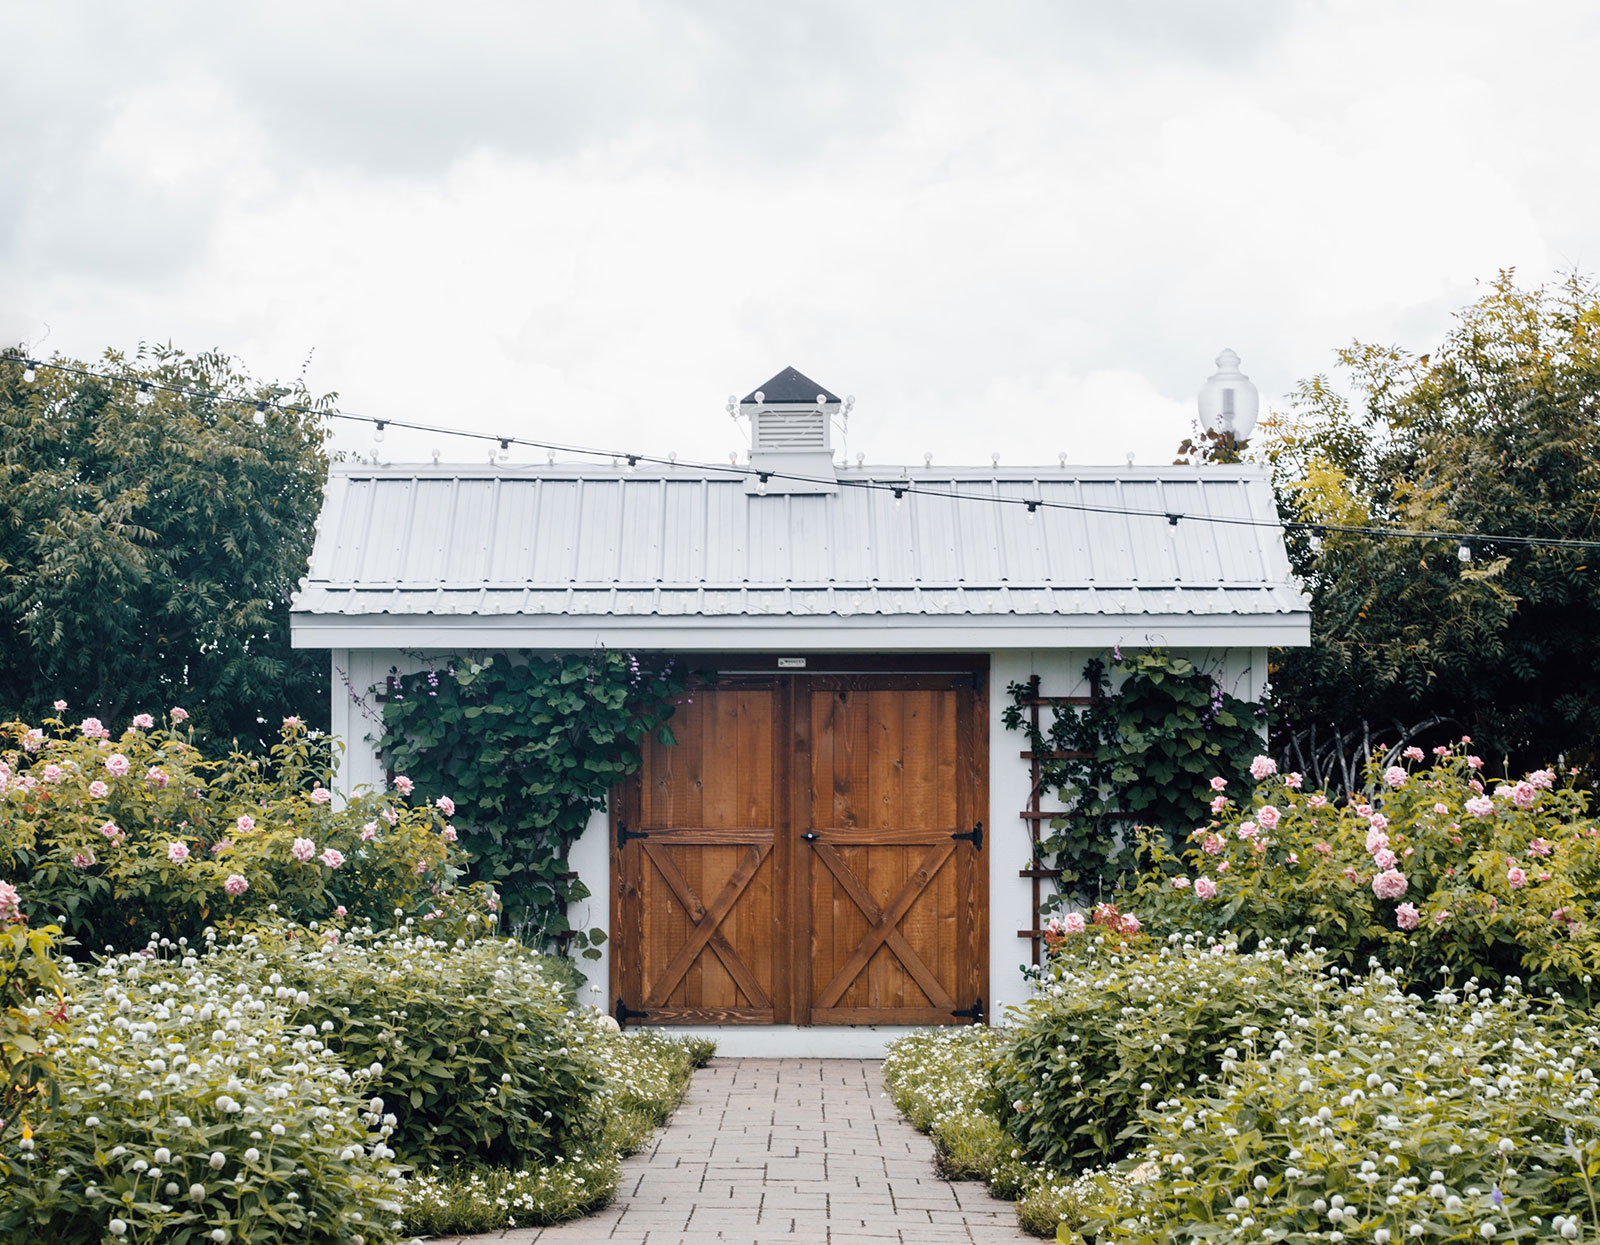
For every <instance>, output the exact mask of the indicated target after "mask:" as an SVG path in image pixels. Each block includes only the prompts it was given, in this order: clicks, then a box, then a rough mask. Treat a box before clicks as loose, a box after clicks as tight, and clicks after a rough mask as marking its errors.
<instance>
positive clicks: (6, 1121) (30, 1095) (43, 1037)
mask: <svg viewBox="0 0 1600 1245" xmlns="http://www.w3.org/2000/svg"><path fill="white" fill-rule="evenodd" d="M4 885H5V886H6V890H4V891H0V1133H3V1132H4V1131H5V1130H6V1128H7V1127H9V1126H10V1123H11V1121H12V1120H13V1119H14V1118H15V1117H16V1116H17V1114H18V1113H19V1112H21V1111H23V1110H24V1109H25V1108H26V1107H27V1106H28V1105H29V1103H30V1102H31V1101H32V1100H33V1099H35V1098H36V1097H37V1096H38V1095H39V1094H41V1093H45V1092H48V1090H49V1083H50V1078H51V1074H52V1071H53V1069H54V1064H53V1061H52V1060H51V1057H50V1050H49V1047H48V1045H47V1043H48V1041H49V1036H50V1034H51V1032H52V1031H53V1030H55V1029H56V1027H57V1026H59V1025H61V1024H64V1023H65V1021H66V1002H65V994H64V991H65V986H66V981H65V978H63V977H62V975H61V968H60V965H59V963H58V961H57V959H56V952H57V941H58V939H59V938H60V935H61V931H60V930H59V929H57V928H56V927H55V926H53V925H46V926H43V927H42V928H38V929H35V928H33V927H31V926H29V925H28V923H27V922H26V921H23V920H21V919H20V918H19V917H16V916H11V917H8V916H7V915H6V913H7V911H9V910H11V909H13V908H14V906H15V901H14V900H11V898H10V893H9V892H10V886H9V884H4Z"/></svg>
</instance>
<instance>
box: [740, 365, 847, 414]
mask: <svg viewBox="0 0 1600 1245" xmlns="http://www.w3.org/2000/svg"><path fill="white" fill-rule="evenodd" d="M758 393H759V394H761V395H762V396H763V398H764V399H765V401H766V402H768V403H772V402H804V403H805V404H806V405H807V406H810V405H811V404H812V403H814V402H816V400H817V395H818V394H821V395H822V396H823V397H824V398H826V399H827V400H828V401H829V402H837V401H839V398H838V397H837V396H836V395H834V394H832V393H829V392H828V391H827V390H826V389H824V388H823V387H822V386H821V385H819V384H817V382H816V381H814V380H812V379H811V378H810V377H809V376H807V375H806V374H805V373H803V372H797V371H795V369H794V368H792V367H786V368H784V369H783V371H781V372H779V373H778V374H777V375H776V376H774V377H773V378H772V379H771V380H769V381H768V382H767V383H766V384H764V385H757V386H756V387H755V388H754V389H752V390H751V391H750V392H749V393H748V394H746V395H745V396H744V398H743V399H742V400H741V401H740V403H739V405H740V406H743V405H744V404H745V403H747V402H748V403H749V404H750V405H752V406H754V405H755V401H756V394H758Z"/></svg>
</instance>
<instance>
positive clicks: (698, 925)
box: [640, 842, 772, 1007]
mask: <svg viewBox="0 0 1600 1245" xmlns="http://www.w3.org/2000/svg"><path fill="white" fill-rule="evenodd" d="M640 846H641V847H643V848H644V854H645V855H646V856H648V857H649V858H650V862H651V863H652V864H653V865H655V867H656V871H657V872H659V873H660V874H661V876H662V877H663V878H665V879H666V883H667V885H668V886H669V887H671V888H672V893H673V894H674V895H676V896H677V897H678V902H679V903H681V904H682V905H683V907H684V911H686V912H687V913H688V914H689V919H690V920H691V921H693V922H694V929H693V930H692V931H691V932H690V934H689V937H688V940H687V941H686V942H685V943H684V944H683V946H682V947H680V948H679V949H678V954H677V955H675V956H673V957H672V962H671V963H670V964H668V965H667V966H666V968H664V969H663V970H662V972H661V976H660V978H659V979H657V981H656V983H655V984H654V985H653V986H648V987H647V988H646V990H645V1002H644V1005H645V1006H646V1007H662V1006H665V1004H666V1001H667V998H668V997H669V996H670V995H671V994H672V992H673V991H674V990H675V989H677V988H678V983H679V982H680V981H682V980H683V977H684V974H685V973H687V972H688V971H689V966H690V965H691V964H693V963H694V961H695V958H696V957H697V956H698V955H699V954H700V952H701V951H703V950H704V949H705V948H706V947H707V946H709V947H710V948H711V950H712V951H714V952H715V953H716V956H717V958H718V959H719V960H721V961H722V966H723V967H724V968H726V969H727V970H728V975H729V976H730V977H732V978H733V980H734V981H735V982H736V983H738V986H739V989H741V990H743V991H744V993H745V997H746V998H748V999H749V1000H750V1006H751V1007H771V1006H772V1000H771V999H769V998H768V997H767V992H766V991H765V990H763V989H762V988H761V983H760V982H759V981H757V980H756V975H755V974H754V973H753V972H751V971H750V969H749V967H748V966H747V965H746V964H745V962H744V961H743V960H741V959H740V958H739V957H738V955H737V954H736V953H735V952H734V949H733V947H732V946H731V945H730V944H729V942H728V940H727V938H725V937H724V936H723V935H722V932H721V930H720V926H721V925H722V921H723V918H725V917H726V916H727V915H728V913H729V912H731V911H732V910H733V905H734V904H735V903H737V902H738V900H739V896H740V895H742V894H744V888H745V887H747V886H749V885H750V880H751V879H752V878H753V877H755V875H756V871H757V870H758V869H760V868H761V862H762V861H763V860H765V859H766V858H767V853H768V852H770V851H771V850H772V844H771V843H752V844H751V845H750V850H749V851H748V852H746V853H745V857H744V859H743V860H741V861H740V862H739V867H738V868H737V869H735V870H734V871H733V873H732V875H731V876H729V878H728V880H727V881H726V882H724V883H723V885H722V890H721V892H720V893H719V894H718V895H717V897H716V900H715V901H714V902H713V903H712V905H711V906H710V907H709V908H707V907H706V906H705V905H704V904H702V903H701V902H700V896H698V895H696V894H695V893H694V887H692V886H690V885H689V880H688V879H687V878H685V877H684V876H683V874H682V872H681V871H680V870H679V869H678V866H677V865H675V864H673V862H672V857H671V856H669V855H668V854H667V845H666V844H664V843H663V844H659V845H658V844H655V843H648V842H647V843H641V844H640Z"/></svg>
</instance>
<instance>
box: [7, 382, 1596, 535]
mask: <svg viewBox="0 0 1600 1245" xmlns="http://www.w3.org/2000/svg"><path fill="white" fill-rule="evenodd" d="M6 361H7V359H6V357H4V356H0V364H3V363H5V362H6ZM10 361H12V362H21V363H22V365H23V368H22V377H23V380H24V381H27V382H28V383H32V380H31V379H30V378H31V377H33V376H36V375H37V370H38V369H41V368H48V369H50V370H52V371H56V372H60V373H62V374H64V375H70V376H78V377H82V378H84V379H88V380H98V381H104V382H109V383H115V382H117V381H122V380H126V379H127V378H126V377H124V376H117V375H109V374H106V373H103V372H96V371H92V370H90V369H88V368H81V367H73V366H71V365H68V364H65V363H46V362H42V361H39V360H36V359H22V360H17V359H15V358H14V357H13V358H12V359H11V360H10ZM139 386H140V389H141V390H148V391H149V392H150V393H151V394H152V395H153V394H154V393H155V392H157V391H159V392H162V393H171V394H176V395H178V396H180V397H185V398H196V399H202V400H208V401H213V402H223V403H232V404H234V405H237V406H247V407H249V406H253V407H255V408H256V413H257V414H258V415H260V416H262V417H263V419H264V417H265V413H266V408H267V407H268V406H271V408H272V409H273V410H275V411H278V412H280V413H282V414H288V415H308V416H313V417H316V418H325V419H338V420H344V421H346V422H348V423H359V424H371V425H372V439H373V440H374V441H382V440H383V435H384V429H385V428H387V427H388V426H389V425H391V424H392V425H393V426H394V427H396V428H402V429H405V430H407V431H412V432H429V433H433V434H435V435H438V436H447V437H462V438H466V439H468V440H476V441H496V442H500V443H502V444H503V445H505V446H511V445H522V446H527V447H529V448H532V449H541V450H545V451H547V453H548V456H549V461H550V462H551V463H554V462H555V457H556V454H557V452H558V451H559V452H560V453H564V454H573V455H577V456H579V457H583V458H610V459H611V460H612V462H613V464H619V463H620V462H621V460H622V459H623V458H624V457H626V458H627V459H628V461H629V463H630V464H633V463H641V462H642V463H651V464H657V465H661V466H668V465H682V466H685V467H688V468H691V469H699V470H702V471H728V470H734V471H742V472H744V473H745V474H746V475H759V476H761V477H764V478H765V479H773V480H793V481H796V482H799V483H805V484H825V485H830V486H834V487H838V488H859V489H871V490H873V491H876V492H884V491H888V492H892V493H893V494H894V500H895V505H896V507H898V506H899V505H900V503H901V500H902V499H903V498H904V496H905V495H906V494H907V493H921V494H924V495H926V496H929V497H934V498H939V499H941V500H945V501H958V502H980V503H984V504H987V505H998V506H1024V507H1026V508H1027V510H1028V511H1029V513H1030V514H1031V513H1033V512H1034V511H1035V510H1036V509H1037V508H1040V507H1042V508H1044V509H1047V510H1067V511H1075V512H1079V513H1087V514H1106V515H1116V516H1120V517H1126V518H1155V519H1166V520H1167V522H1168V523H1169V524H1171V525H1173V526H1176V525H1177V524H1178V522H1179V521H1180V520H1182V519H1187V520H1189V521H1190V522H1193V523H1211V524H1215V525H1218V526H1224V527H1258V528H1279V529H1281V530H1283V531H1286V532H1303V533H1305V534H1307V535H1308V536H1309V538H1310V541H1311V545H1312V548H1313V549H1314V550H1317V549H1320V548H1321V545H1322V538H1323V537H1324V536H1327V535H1330V534H1334V533H1338V534H1341V535H1350V536H1370V537H1376V538H1390V539H1397V540H1421V541H1454V542H1456V545H1457V547H1456V556H1457V558H1459V559H1460V560H1461V561H1462V562H1467V561H1470V560H1471V559H1472V554H1473V548H1472V547H1473V545H1475V544H1488V545H1495V544H1499V545H1509V546H1515V547H1519V548H1539V549H1574V550H1596V549H1600V540H1583V539H1578V538H1573V537H1561V536H1552V537H1545V536H1516V535H1502V534H1497V533H1493V532H1447V531H1439V530H1435V529H1426V530H1420V531H1417V530H1411V529H1406V528H1389V527H1377V526H1372V525H1366V524H1355V523H1322V522H1313V521H1309V520H1295V519H1289V520H1282V521H1280V520H1276V519H1252V518H1244V517H1239V516H1229V515H1210V514H1183V513H1174V512H1171V511H1166V510H1142V509H1139V508H1138V507H1132V506H1112V505H1099V504H1094V503H1089V502H1077V501H1046V500H1044V499H1032V498H1021V497H1005V496H1000V495H997V494H993V493H963V492H960V491H958V490H956V489H953V488H948V489H941V488H937V487H932V486H930V485H918V484H914V483H911V482H909V481H899V482H890V481H883V480H874V479H872V478H870V477H868V478H845V477H839V476H835V475H829V476H827V477H822V476H814V475H806V474H803V473H798V472H786V471H773V470H770V469H767V470H763V471H761V472H759V473H758V472H756V471H755V470H754V469H753V468H751V467H748V466H746V467H740V466H739V456H738V454H737V452H734V453H730V454H729V455H728V463H729V466H728V467H717V466H714V465H712V464H710V463H696V462H684V463H682V464H678V460H677V457H676V455H673V456H672V457H671V458H658V457H655V456H652V455H649V454H626V455H624V454H623V453H622V452H619V451H616V450H606V449H597V448H595V447H592V446H579V445H567V444H564V443H559V442H552V441H541V440H535V439H531V438H525V437H502V436H498V435H495V434H493V433H486V432H477V431H473V430H470V429H462V428H441V427H438V426H436V425H432V424H421V423H413V422H410V421H407V420H394V419H378V418H376V417H374V416H371V415H358V414H355V413H353V412H348V411H324V410H318V409H317V408H316V407H313V406H306V405H303V404H294V403H287V402H284V403H268V402H266V401H265V400H262V399H257V398H249V399H246V398H229V397H223V396H221V395H219V394H216V393H211V392H207V391H205V390H201V389H187V388H183V387H181V386H176V385H164V384H161V383H160V382H158V381H141V382H139ZM755 397H756V401H758V402H760V401H762V400H764V397H765V395H764V394H759V393H758V394H756V395H755ZM845 401H846V404H847V405H850V404H851V403H850V399H849V398H847V399H846V400H845ZM257 422H262V421H261V420H258V421H257ZM865 458H866V456H865V455H863V454H857V455H856V465H857V467H861V466H862V465H863V464H864V462H865ZM1061 460H1062V463H1063V465H1065V455H1062V456H1061ZM991 462H992V463H993V465H994V466H995V467H998V466H999V464H1000V455H999V454H994V455H992V456H991Z"/></svg>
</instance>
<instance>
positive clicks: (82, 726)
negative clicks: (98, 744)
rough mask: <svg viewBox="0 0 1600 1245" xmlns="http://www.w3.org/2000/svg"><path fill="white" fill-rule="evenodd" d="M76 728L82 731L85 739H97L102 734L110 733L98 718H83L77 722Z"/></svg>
mask: <svg viewBox="0 0 1600 1245" xmlns="http://www.w3.org/2000/svg"><path fill="white" fill-rule="evenodd" d="M78 729H79V730H80V731H81V732H83V735H84V737H85V738H87V739H99V738H100V737H101V736H102V735H109V734H110V733H111V732H110V731H108V730H106V728H105V726H104V724H102V723H101V721H100V719H99V718H84V720H83V721H81V722H79V723H78Z"/></svg>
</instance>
